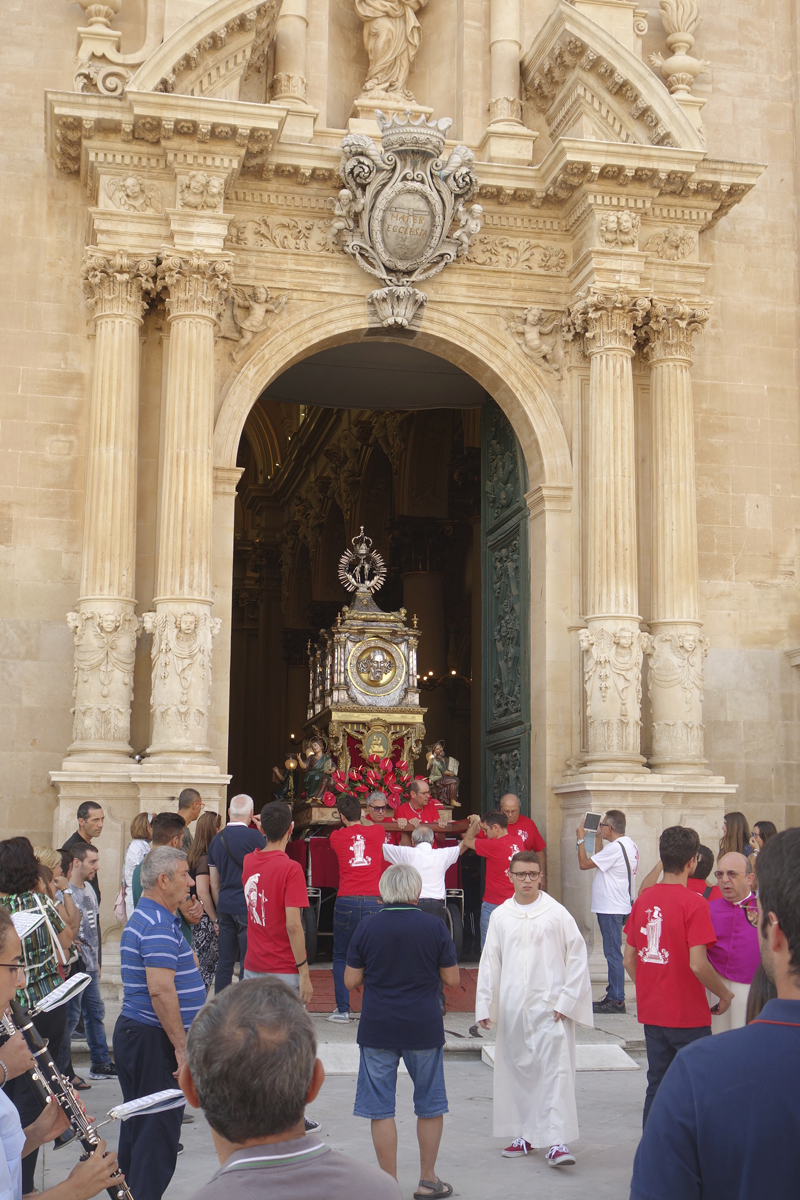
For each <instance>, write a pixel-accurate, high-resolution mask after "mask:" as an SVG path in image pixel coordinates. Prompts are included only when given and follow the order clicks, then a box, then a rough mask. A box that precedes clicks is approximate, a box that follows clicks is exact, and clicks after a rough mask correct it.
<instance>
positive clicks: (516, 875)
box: [508, 871, 542, 879]
mask: <svg viewBox="0 0 800 1200" xmlns="http://www.w3.org/2000/svg"><path fill="white" fill-rule="evenodd" d="M541 875H542V872H541V871H509V872H508V877H509V879H540V878H541Z"/></svg>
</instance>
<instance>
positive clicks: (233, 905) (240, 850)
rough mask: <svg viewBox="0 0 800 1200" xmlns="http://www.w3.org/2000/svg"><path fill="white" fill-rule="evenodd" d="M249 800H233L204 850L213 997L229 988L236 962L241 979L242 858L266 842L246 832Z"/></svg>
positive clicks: (243, 940)
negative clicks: (211, 915)
mask: <svg viewBox="0 0 800 1200" xmlns="http://www.w3.org/2000/svg"><path fill="white" fill-rule="evenodd" d="M252 819H253V800H252V798H251V797H250V796H245V795H244V794H242V795H240V796H234V797H233V799H232V800H231V803H230V807H229V809H228V823H227V825H226V826H225V828H224V829H222V830H220V832H219V833H218V834H216V836H215V837H213V838H212V840H211V845H210V846H209V847H208V873H209V886H210V888H211V899H212V900H213V901H214V906H215V908H216V911H217V917H218V919H219V937H218V939H217V944H218V949H219V957H218V959H217V971H216V975H215V977H214V995H216V994H217V993H218V992H221V991H223V989H224V988H226V987H230V985H231V982H232V980H233V968H234V965H235V963H236V959H237V956H238V958H239V963H240V966H239V978H240V979H242V978H243V977H244V960H245V955H246V954H247V903H246V901H245V898H244V885H243V884H242V864H243V863H244V857H245V855H246V854H252V852H253V851H254V850H263V849H264V847H265V845H266V844H267V843H266V838H265V837H264V835H263V834H262V833H259V831H258V830H257V829H251V828H250V822H251V821H252Z"/></svg>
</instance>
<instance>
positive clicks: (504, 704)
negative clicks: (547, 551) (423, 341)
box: [481, 400, 531, 813]
mask: <svg viewBox="0 0 800 1200" xmlns="http://www.w3.org/2000/svg"><path fill="white" fill-rule="evenodd" d="M481 464H482V465H481V482H482V488H481V492H482V497H481V532H482V556H481V581H482V597H481V612H482V625H483V656H482V657H483V682H482V686H483V695H482V697H481V777H482V782H483V795H482V798H481V807H482V809H483V810H486V809H488V808H491V807H492V806H493V805H495V804H497V803H499V800H500V797H501V796H502V795H504V794H505V793H506V792H514V793H515V794H516V795H517V796H519V799H520V806H521V808H522V811H523V812H524V813H529V812H530V741H531V736H530V735H531V723H530V683H529V681H530V666H529V659H530V650H529V637H530V631H529V610H530V604H529V591H530V575H529V565H528V560H529V551H528V506H527V504H526V502H525V493H526V491H527V490H528V472H527V467H526V465H525V460H524V458H523V455H522V450H521V448H520V444H519V442H518V441H517V438H516V434H515V433H514V430H513V429H512V428H511V425H510V424H509V422H508V420H507V419H506V417H505V416H504V414H503V412H502V411H501V409H500V408H499V407H498V406H497V404H495V402H494V401H493V400H490V401H488V402H487V403H486V404H485V405H484V407H483V412H482V426H481Z"/></svg>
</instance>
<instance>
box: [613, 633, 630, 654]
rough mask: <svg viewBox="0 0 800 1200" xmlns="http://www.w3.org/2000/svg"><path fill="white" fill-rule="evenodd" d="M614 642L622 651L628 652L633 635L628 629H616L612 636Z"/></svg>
mask: <svg viewBox="0 0 800 1200" xmlns="http://www.w3.org/2000/svg"><path fill="white" fill-rule="evenodd" d="M614 641H615V642H616V644H617V645H618V646H620V647H621V648H622V649H623V650H630V648H631V646H632V645H633V633H632V632H631V630H630V629H618V630H617V632H616V633H615V634H614Z"/></svg>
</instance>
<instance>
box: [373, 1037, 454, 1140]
mask: <svg viewBox="0 0 800 1200" xmlns="http://www.w3.org/2000/svg"><path fill="white" fill-rule="evenodd" d="M401 1058H402V1060H403V1062H404V1063H405V1064H406V1070H407V1071H408V1073H409V1075H410V1076H411V1078H412V1080H413V1083H414V1115H415V1116H416V1117H421V1118H422V1119H423V1120H424V1121H429V1120H432V1119H433V1118H434V1117H443V1116H444V1114H445V1113H446V1112H448V1111H449V1110H448V1107H447V1092H446V1091H445V1086H444V1046H437V1047H435V1049H433V1050H377V1049H373V1048H372V1047H371V1046H362V1047H361V1055H360V1058H359V1063H358V1082H357V1083H356V1102H355V1104H354V1105H353V1116H354V1117H366V1118H367V1120H369V1121H389V1120H391V1119H392V1117H394V1111H395V1102H396V1093H397V1068H398V1066H399V1065H400V1059H401Z"/></svg>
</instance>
